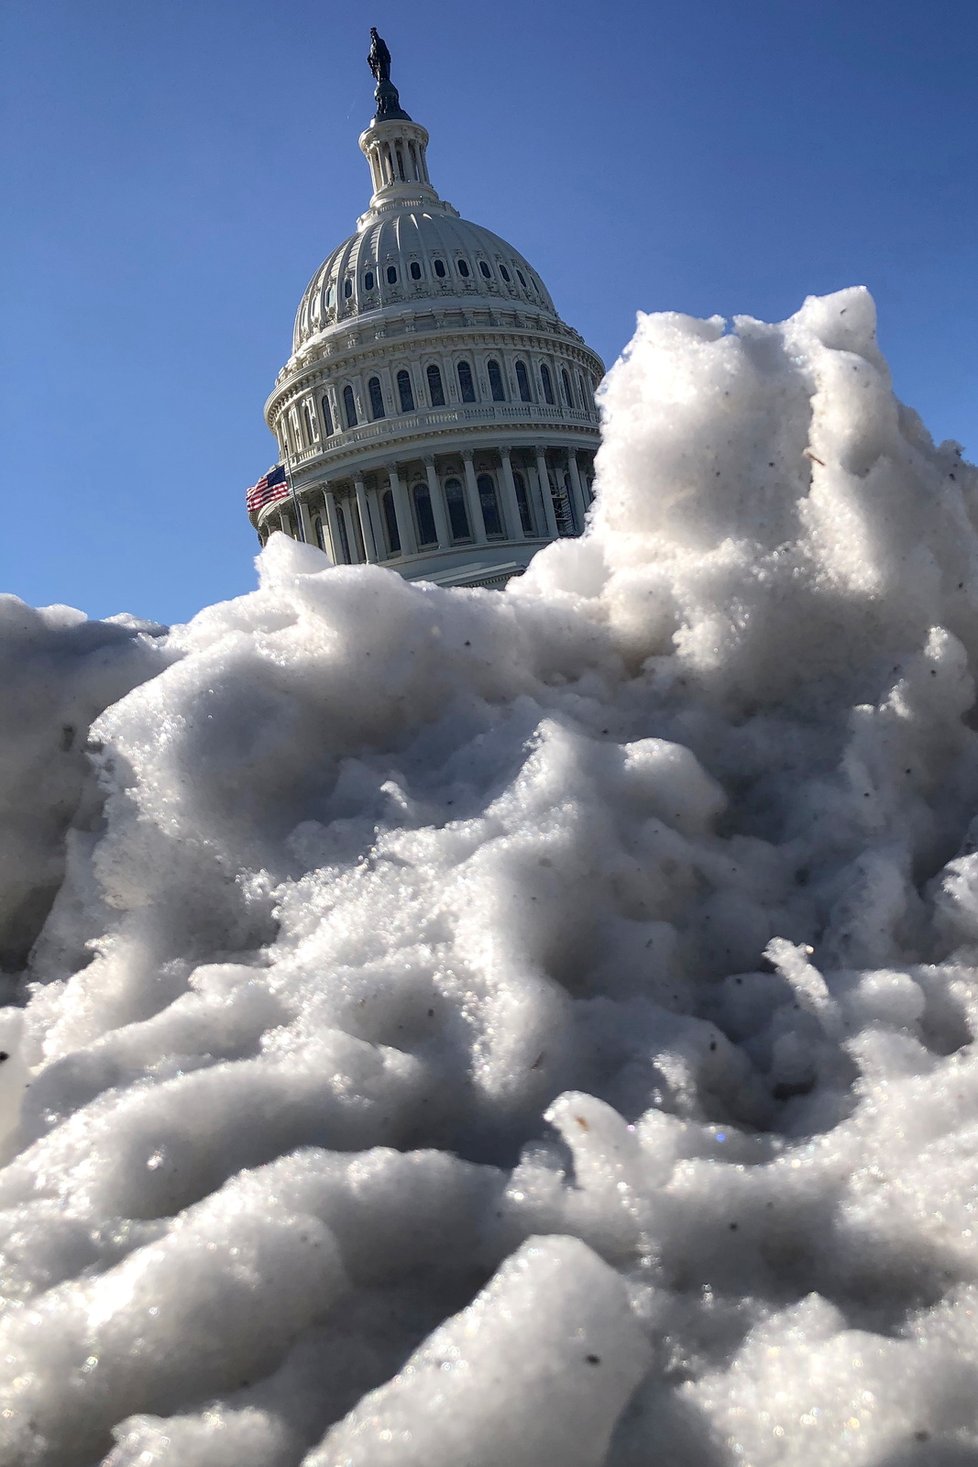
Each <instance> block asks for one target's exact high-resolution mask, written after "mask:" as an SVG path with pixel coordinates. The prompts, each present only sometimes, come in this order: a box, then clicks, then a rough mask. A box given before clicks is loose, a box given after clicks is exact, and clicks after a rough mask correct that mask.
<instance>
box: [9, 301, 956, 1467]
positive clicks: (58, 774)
mask: <svg viewBox="0 0 978 1467" xmlns="http://www.w3.org/2000/svg"><path fill="white" fill-rule="evenodd" d="M602 407H603V412H604V421H605V428H604V443H603V447H602V449H601V452H600V455H599V466H598V467H599V473H598V484H599V494H598V499H597V503H596V505H595V507H594V510H593V512H592V519H591V523H590V525H589V527H588V529H587V532H586V533H585V535H584V536H583V537H582V538H581V539H580V540H577V541H562V542H558V543H556V544H554V545H553V546H550V547H549V548H547V549H546V550H544V551H543V552H542V553H541V554H540V555H538V556H537V558H536V560H535V561H534V562H533V564H532V565H531V567H530V569H529V571H528V572H527V574H526V575H525V576H523V577H522V578H521V579H519V580H517V581H515V582H512V583H510V585H509V587H508V588H507V590H506V591H505V592H504V593H500V592H496V591H471V590H444V589H441V588H438V587H436V586H433V585H421V584H416V585H409V584H406V583H405V582H404V581H402V580H401V579H400V578H399V577H398V576H397V575H396V574H394V573H391V572H388V571H385V570H382V569H379V568H376V567H357V568H345V567H344V568H333V567H330V566H328V564H327V563H326V561H325V559H324V557H322V556H321V555H320V554H319V552H318V551H316V550H314V549H312V548H309V547H306V546H302V545H297V544H294V543H292V542H291V541H289V540H287V539H285V538H283V537H282V536H275V537H273V539H272V541H271V543H270V544H269V546H268V547H267V549H266V550H265V551H264V552H263V554H262V556H261V559H260V563H259V570H260V588H259V589H258V590H257V591H255V592H254V593H253V594H251V595H248V596H244V597H242V598H240V599H239V600H236V601H232V602H228V603H226V604H224V605H218V606H214V607H211V608H210V609H209V610H207V611H204V612H202V613H201V615H200V616H198V617H196V618H195V619H194V621H192V622H191V623H190V624H189V625H187V626H183V627H177V628H174V629H173V630H171V631H169V632H167V631H165V629H163V628H160V627H156V626H152V625H149V624H145V623H140V622H137V621H135V620H133V619H132V618H118V619H116V620H115V621H113V622H108V623H102V624H97V623H96V624H93V623H87V622H85V621H84V619H83V618H82V617H81V616H80V615H79V614H78V613H76V612H72V611H70V610H67V609H66V608H63V607H59V608H48V609H47V610H44V611H33V610H30V609H29V608H27V607H24V606H23V605H21V604H20V603H19V602H17V601H15V600H14V599H13V598H6V599H4V600H3V601H2V602H0V624H2V650H0V657H2V677H3V686H4V698H3V702H2V713H0V718H2V720H3V724H4V729H3V743H2V754H0V804H2V809H3V815H4V818H3V824H2V835H0V873H2V883H0V885H2V893H0V951H2V963H3V968H4V971H5V972H6V973H7V974H8V975H9V976H8V979H7V989H8V991H7V997H8V998H9V999H10V1000H11V1002H10V1003H9V1004H8V1006H7V1007H5V1008H4V1009H2V1010H0V1047H2V1053H3V1055H4V1060H3V1062H2V1064H0V1103H2V1122H3V1125H2V1129H3V1134H4V1138H5V1139H4V1155H3V1161H4V1163H5V1165H4V1168H3V1170H2V1171H0V1207H2V1209H3V1217H2V1226H0V1245H2V1265H0V1276H2V1297H3V1305H4V1308H3V1314H2V1319H0V1361H2V1366H0V1369H2V1374H3V1378H4V1379H3V1391H2V1397H0V1463H2V1464H4V1467H93V1464H95V1463H99V1462H101V1463H104V1464H105V1467H150V1464H165V1467H298V1464H300V1463H301V1464H304V1467H422V1464H423V1467H602V1464H607V1467H648V1464H652V1463H662V1464H663V1467H734V1464H737V1467H747V1464H750V1467H769V1464H790V1467H834V1464H838V1467H842V1464H846V1467H884V1464H885V1467H912V1464H914V1463H919V1464H947V1467H950V1464H963V1463H966V1462H967V1463H973V1462H975V1461H976V1460H978V1239H976V1236H975V1230H976V1229H978V1212H976V1207H978V1147H976V1138H978V1058H976V1047H975V1043H974V1040H975V1036H976V1030H978V981H976V980H978V853H976V847H978V737H976V731H975V730H976V704H975V676H976V674H978V471H976V470H975V469H974V468H972V467H969V466H968V465H967V464H966V463H965V462H964V461H963V460H962V458H961V456H960V452H959V450H958V449H957V447H956V446H955V445H954V444H942V445H941V446H939V447H935V446H934V444H933V443H932V441H931V439H930V438H929V436H928V434H927V433H926V431H925V430H924V428H923V427H922V426H921V424H920V422H919V421H918V419H917V418H916V417H915V415H914V414H913V413H912V412H911V411H909V410H908V409H906V408H905V407H903V406H901V405H900V404H899V403H898V402H897V401H896V400H895V398H894V396H893V394H892V390H891V386H890V381H889V377H888V374H887V370H886V366H885V364H884V362H883V360H882V358H881V356H880V353H879V351H878V348H877V345H876V340H875V317H874V309H873V304H872V301H871V299H870V298H869V296H868V295H867V294H866V293H865V292H864V291H861V290H851V291H845V292H842V293H840V294H837V295H833V296H830V297H828V298H826V299H811V300H809V301H807V302H806V303H805V305H804V306H803V308H802V309H801V310H800V311H799V313H798V314H797V315H796V316H794V317H792V318H791V319H790V320H788V321H786V322H784V323H783V324H781V325H765V324H762V323H760V322H758V321H754V320H750V319H737V320H735V321H734V322H733V323H732V324H727V323H724V322H723V321H721V320H719V319H714V320H710V321H699V320H693V319H690V318H688V317H684V316H678V315H657V316H646V317H642V318H640V321H639V325H638V330H637V333H636V336H635V339H634V341H633V342H632V345H631V347H630V349H629V350H628V352H627V353H626V355H625V357H624V358H623V359H622V361H620V362H619V363H618V365H617V366H616V367H615V368H614V369H613V371H612V372H611V374H610V376H609V378H608V380H607V382H606V384H605V386H604V388H603V390H602Z"/></svg>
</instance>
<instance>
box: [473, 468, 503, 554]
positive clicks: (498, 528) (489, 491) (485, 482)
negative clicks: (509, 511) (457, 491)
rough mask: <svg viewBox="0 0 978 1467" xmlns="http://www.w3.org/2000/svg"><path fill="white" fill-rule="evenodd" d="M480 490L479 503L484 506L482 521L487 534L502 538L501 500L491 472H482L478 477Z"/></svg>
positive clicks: (497, 538) (477, 483) (493, 537)
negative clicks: (497, 495) (497, 494)
mask: <svg viewBox="0 0 978 1467" xmlns="http://www.w3.org/2000/svg"><path fill="white" fill-rule="evenodd" d="M476 485H477V487H478V490H479V503H480V505H481V506H482V523H483V524H484V525H485V527H486V534H487V535H488V536H489V538H490V539H496V540H499V539H501V538H502V533H503V522H502V520H501V519H500V517H499V500H498V498H497V497H496V486H495V484H494V483H493V479H492V475H491V474H480V475H479V477H478V479H476Z"/></svg>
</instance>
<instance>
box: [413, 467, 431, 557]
mask: <svg viewBox="0 0 978 1467" xmlns="http://www.w3.org/2000/svg"><path fill="white" fill-rule="evenodd" d="M411 498H412V499H413V500H414V523H415V524H416V525H417V527H418V544H419V545H437V543H438V532H437V531H436V529H435V517H434V515H433V514H432V512H431V495H430V494H429V493H428V486H427V484H426V483H424V481H423V480H422V481H421V482H420V483H418V484H415V486H414V488H413V489H412V490H411Z"/></svg>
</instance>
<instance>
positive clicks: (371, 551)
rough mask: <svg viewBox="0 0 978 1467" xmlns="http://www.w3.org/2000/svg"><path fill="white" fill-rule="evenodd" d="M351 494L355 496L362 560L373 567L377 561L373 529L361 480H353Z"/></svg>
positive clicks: (364, 487)
mask: <svg viewBox="0 0 978 1467" xmlns="http://www.w3.org/2000/svg"><path fill="white" fill-rule="evenodd" d="M353 492H354V493H355V494H356V496H357V514H358V515H359V517H360V534H361V535H362V536H363V554H364V558H365V560H366V562H367V564H368V565H373V564H374V563H375V562H376V560H377V549H376V546H375V545H374V536H373V527H372V525H371V523H370V509H369V506H368V504H367V489H366V485H365V484H364V482H363V480H362V479H354V481H353Z"/></svg>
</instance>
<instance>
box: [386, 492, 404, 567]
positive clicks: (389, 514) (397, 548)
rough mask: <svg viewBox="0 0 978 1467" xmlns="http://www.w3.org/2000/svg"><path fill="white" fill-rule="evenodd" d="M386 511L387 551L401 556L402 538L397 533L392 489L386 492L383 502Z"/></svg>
mask: <svg viewBox="0 0 978 1467" xmlns="http://www.w3.org/2000/svg"><path fill="white" fill-rule="evenodd" d="M381 504H382V505H383V509H384V528H385V530H386V531H387V549H388V550H389V552H390V554H391V555H400V553H401V537H400V535H399V534H398V532H397V515H396V514H395V513H394V495H393V494H392V493H391V491H390V489H385V490H384V497H383V499H382V500H381Z"/></svg>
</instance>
